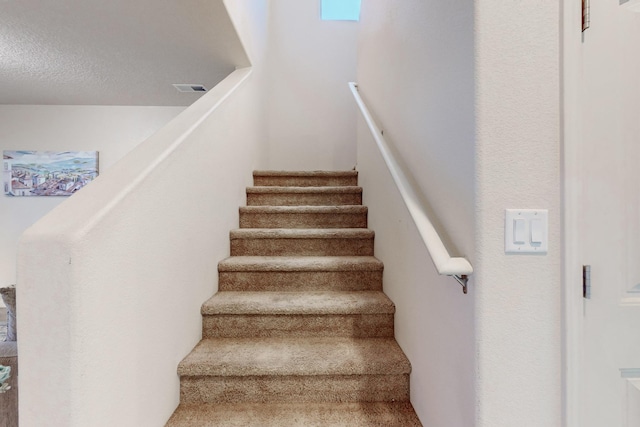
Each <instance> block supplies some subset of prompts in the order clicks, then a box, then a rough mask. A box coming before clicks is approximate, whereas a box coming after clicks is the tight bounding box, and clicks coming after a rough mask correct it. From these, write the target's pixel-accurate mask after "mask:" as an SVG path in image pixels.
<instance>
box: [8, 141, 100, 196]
mask: <svg viewBox="0 0 640 427" xmlns="http://www.w3.org/2000/svg"><path fill="white" fill-rule="evenodd" d="M97 176H98V152H97V151H3V152H2V177H3V186H4V194H6V195H8V196H18V197H20V196H71V195H72V194H73V193H75V192H76V191H78V190H79V189H81V188H82V187H84V186H85V185H87V184H88V183H90V182H91V181H93V180H94V179H95V178H96V177H97Z"/></svg>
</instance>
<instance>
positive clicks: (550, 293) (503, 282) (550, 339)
mask: <svg viewBox="0 0 640 427" xmlns="http://www.w3.org/2000/svg"><path fill="white" fill-rule="evenodd" d="M592 3H593V2H592ZM475 4H476V9H475V12H476V16H475V31H476V34H475V38H476V41H475V49H476V52H475V69H476V87H475V89H476V99H475V107H476V156H477V159H476V174H477V175H476V180H477V184H476V212H477V218H476V239H477V243H476V254H477V255H476V263H475V267H476V273H475V274H474V281H473V282H474V285H473V286H474V287H475V288H476V339H477V349H476V351H477V363H478V368H477V369H478V372H477V375H478V378H477V382H476V393H477V396H476V398H477V405H478V412H477V423H476V425H477V426H478V427H502V426H505V427H506V426H515V425H517V426H523V427H529V426H530V427H539V426H560V425H562V420H561V405H562V380H561V340H562V336H561V322H562V316H561V313H562V311H561V286H562V282H561V273H560V269H561V268H560V265H561V259H562V252H561V251H562V248H561V247H560V244H561V241H560V237H559V235H560V209H561V205H560V168H559V165H560V142H559V141H560V139H559V129H560V89H559V75H560V65H559V58H560V52H559V46H560V37H559V22H560V5H559V2H557V1H555V0H540V1H532V2H526V1H525V2H509V5H508V7H505V4H504V3H502V2H494V1H485V0H480V1H476V2H475ZM505 208H543V209H549V238H550V241H549V253H548V254H547V255H545V256H518V255H505V253H504V209H505Z"/></svg>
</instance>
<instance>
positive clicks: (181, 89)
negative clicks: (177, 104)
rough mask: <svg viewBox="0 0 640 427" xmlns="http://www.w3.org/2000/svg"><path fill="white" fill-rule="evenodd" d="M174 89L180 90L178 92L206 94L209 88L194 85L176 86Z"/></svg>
mask: <svg viewBox="0 0 640 427" xmlns="http://www.w3.org/2000/svg"><path fill="white" fill-rule="evenodd" d="M173 87H175V88H176V89H178V92H206V91H207V88H206V87H204V86H203V85H194V84H174V85H173Z"/></svg>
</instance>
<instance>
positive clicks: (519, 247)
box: [504, 209, 549, 254]
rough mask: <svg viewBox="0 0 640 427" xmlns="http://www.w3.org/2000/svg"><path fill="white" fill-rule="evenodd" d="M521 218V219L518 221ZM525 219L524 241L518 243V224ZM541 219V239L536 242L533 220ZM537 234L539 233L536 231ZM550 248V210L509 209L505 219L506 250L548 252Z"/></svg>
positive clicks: (532, 252) (526, 252) (535, 252)
mask: <svg viewBox="0 0 640 427" xmlns="http://www.w3.org/2000/svg"><path fill="white" fill-rule="evenodd" d="M516 220H519V221H516ZM522 220H524V235H525V238H524V242H520V241H518V242H517V243H516V236H515V229H516V224H520V226H521V225H522V222H521V221H522ZM533 220H536V221H540V223H539V224H540V228H541V230H540V234H541V236H539V237H541V239H540V240H541V241H540V242H539V243H534V242H532V240H537V238H536V239H532V236H531V221H533ZM536 234H537V233H536ZM548 249H549V211H548V210H546V209H507V210H506V211H505V221H504V251H505V252H506V253H508V254H546V253H547V251H548Z"/></svg>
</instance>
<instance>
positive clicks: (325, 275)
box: [218, 271, 382, 292]
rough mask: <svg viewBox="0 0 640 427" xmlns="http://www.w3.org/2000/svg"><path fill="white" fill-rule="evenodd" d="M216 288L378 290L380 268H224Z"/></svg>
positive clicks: (247, 289) (380, 284) (237, 289)
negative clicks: (239, 269) (367, 269)
mask: <svg viewBox="0 0 640 427" xmlns="http://www.w3.org/2000/svg"><path fill="white" fill-rule="evenodd" d="M218 288H219V290H220V291H258V292H262V291H281V292H300V291H380V290H382V271H251V272H247V271H224V272H220V275H219V281H218Z"/></svg>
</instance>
